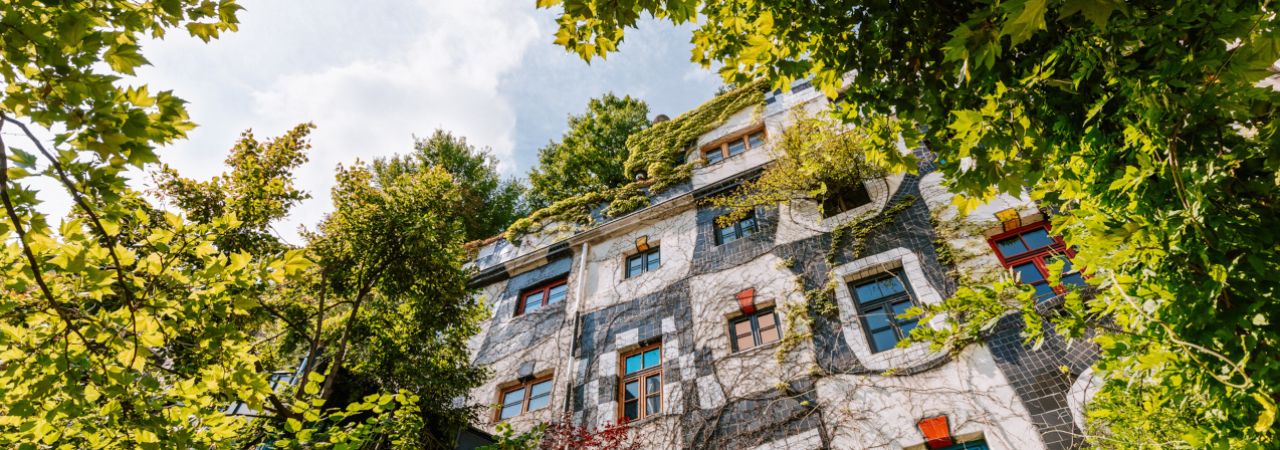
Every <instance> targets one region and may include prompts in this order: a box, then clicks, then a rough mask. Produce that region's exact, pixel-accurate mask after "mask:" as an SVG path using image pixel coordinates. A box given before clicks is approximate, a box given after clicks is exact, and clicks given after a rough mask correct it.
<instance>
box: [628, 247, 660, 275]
mask: <svg viewBox="0 0 1280 450" xmlns="http://www.w3.org/2000/svg"><path fill="white" fill-rule="evenodd" d="M661 265H662V253H661V251H660V250H659V248H658V247H653V248H651V249H649V250H648V251H644V252H641V253H637V254H634V255H631V256H628V257H627V278H631V277H635V276H638V275H640V274H642V273H645V272H648V271H651V270H657V269H658V267H659V266H661Z"/></svg>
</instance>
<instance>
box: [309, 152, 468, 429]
mask: <svg viewBox="0 0 1280 450" xmlns="http://www.w3.org/2000/svg"><path fill="white" fill-rule="evenodd" d="M337 179H338V183H337V185H336V186H335V187H334V188H333V202H334V211H333V212H332V213H330V214H329V215H328V216H327V217H326V218H325V220H324V221H323V222H322V223H321V224H320V226H319V227H318V230H317V231H316V232H314V233H307V234H306V238H307V241H308V242H307V245H308V248H309V250H310V251H311V252H312V254H313V255H314V257H315V259H316V260H317V262H318V266H319V271H318V272H319V273H318V275H319V277H320V278H321V279H320V281H319V282H320V286H319V295H320V298H318V299H317V303H318V304H317V305H316V309H315V311H317V314H316V315H315V319H313V320H314V321H315V323H316V325H315V328H314V329H313V328H310V327H305V326H304V327H297V328H296V329H295V330H294V331H301V332H302V333H304V334H306V333H310V334H309V337H308V339H310V340H313V341H319V344H318V345H316V346H314V347H312V349H310V350H309V357H308V358H307V359H308V361H314V362H315V363H316V364H312V365H311V366H312V367H317V366H323V367H324V370H326V371H327V372H328V373H329V378H328V379H327V380H326V381H325V384H324V385H323V388H322V389H321V390H320V395H321V397H323V398H325V399H327V400H329V403H330V404H331V405H334V406H342V405H346V404H348V403H353V402H358V400H359V399H360V398H363V397H364V396H366V395H371V394H377V393H379V392H385V391H394V390H405V391H408V392H411V393H412V394H414V395H416V396H418V397H419V398H421V402H420V405H419V406H420V408H421V415H422V418H423V422H424V423H426V424H428V425H429V426H428V427H425V428H423V429H422V430H421V431H420V432H419V433H417V434H416V435H415V436H412V439H409V438H408V437H406V438H405V439H409V440H408V441H406V442H409V443H410V445H416V446H422V447H428V448H438V447H447V446H448V445H450V443H451V442H452V439H453V438H454V434H456V432H457V430H458V428H460V427H462V426H464V425H465V424H466V423H467V421H468V420H469V419H470V418H471V416H472V412H471V411H470V410H468V409H465V408H461V407H457V408H455V407H453V406H452V402H453V399H454V398H456V397H459V396H465V395H466V394H467V392H468V391H469V390H470V389H471V388H473V387H475V386H477V385H479V383H480V382H482V381H483V377H484V376H485V372H484V370H482V369H479V368H473V367H471V365H470V356H469V354H468V353H467V348H468V347H467V339H468V338H470V337H471V336H472V335H474V334H475V333H476V332H477V331H478V326H479V325H478V324H479V321H480V320H482V319H483V317H484V314H485V310H484V308H483V306H482V305H480V304H479V302H478V301H477V300H476V299H475V298H474V297H472V296H471V293H470V292H469V290H468V289H467V287H466V283H467V278H468V274H467V272H466V271H465V270H464V269H463V267H462V265H463V263H464V262H465V259H466V256H465V252H464V251H463V248H462V243H463V233H462V229H463V222H464V221H465V220H464V219H465V218H464V217H463V216H459V215H457V214H456V209H455V208H456V206H457V204H458V201H459V197H460V196H461V195H463V192H464V191H465V189H463V188H461V187H460V186H458V185H456V184H455V183H454V181H453V180H454V176H453V175H452V174H450V173H449V172H447V171H445V169H444V168H443V167H441V166H431V167H427V168H424V169H422V170H417V171H410V172H406V173H402V174H400V175H399V176H396V177H394V178H380V177H379V176H378V174H376V173H375V172H374V171H372V170H371V169H370V168H368V167H367V166H365V165H362V164H357V165H355V166H353V167H350V168H341V167H340V168H339V169H338V175H337ZM320 302H325V303H329V304H330V305H332V306H330V307H325V306H324V304H323V303H320ZM326 321H334V324H333V325H332V331H328V332H326V331H324V329H325V327H326V323H325V322H326ZM312 330H318V331H312ZM308 370H312V369H311V368H308Z"/></svg>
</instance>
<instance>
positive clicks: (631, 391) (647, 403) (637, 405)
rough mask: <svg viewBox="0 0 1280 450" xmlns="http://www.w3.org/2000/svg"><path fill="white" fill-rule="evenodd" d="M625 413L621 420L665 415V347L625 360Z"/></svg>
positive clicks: (652, 347)
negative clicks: (663, 372)
mask: <svg viewBox="0 0 1280 450" xmlns="http://www.w3.org/2000/svg"><path fill="white" fill-rule="evenodd" d="M620 403H621V404H622V411H620V412H619V416H620V418H619V421H623V420H626V421H631V420H639V419H643V418H645V417H649V416H651V415H654V414H660V413H661V412H662V344H661V343H658V344H653V345H650V346H646V347H643V348H641V349H639V350H636V351H634V352H631V353H629V354H626V355H624V356H623V357H622V401H621V402H620Z"/></svg>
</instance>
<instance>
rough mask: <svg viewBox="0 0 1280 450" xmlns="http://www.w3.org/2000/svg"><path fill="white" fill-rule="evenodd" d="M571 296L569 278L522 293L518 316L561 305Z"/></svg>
mask: <svg viewBox="0 0 1280 450" xmlns="http://www.w3.org/2000/svg"><path fill="white" fill-rule="evenodd" d="M568 295H569V284H568V278H566V277H560V278H556V279H553V280H551V281H548V282H546V283H542V284H540V285H537V286H534V287H531V288H528V289H525V290H524V291H521V292H520V302H519V304H517V305H516V315H517V316H519V315H523V314H526V313H529V312H532V311H536V310H537V309H538V308H541V307H543V306H547V305H552V304H556V303H559V302H561V301H563V300H564V299H565V297H566V296H568Z"/></svg>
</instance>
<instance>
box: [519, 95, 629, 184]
mask: <svg viewBox="0 0 1280 450" xmlns="http://www.w3.org/2000/svg"><path fill="white" fill-rule="evenodd" d="M648 116H649V105H648V104H646V103H645V102H644V101H642V100H639V99H634V98H631V96H623V97H618V96H616V95H613V94H612V93H608V94H605V95H604V96H601V97H600V98H593V99H591V100H590V101H588V102H587V112H585V113H583V114H582V115H570V116H569V130H568V131H565V133H564V136H562V137H561V138H560V141H559V142H552V143H550V144H547V146H545V147H542V148H540V149H538V165H537V166H535V167H534V168H533V169H532V170H530V171H529V184H530V187H531V189H530V191H529V197H530V203H531V206H533V207H534V208H542V207H546V206H549V205H550V204H551V203H554V202H555V201H557V200H560V199H564V198H569V197H573V196H575V195H582V194H586V193H588V192H594V191H599V190H605V189H613V188H616V187H618V186H622V185H624V184H627V183H628V182H629V181H631V180H630V179H629V178H627V176H626V174H625V173H624V172H623V164H624V163H625V162H626V161H627V158H628V157H629V155H630V152H629V151H628V147H627V138H629V137H630V136H632V135H634V134H636V133H638V132H640V131H641V130H644V129H645V128H648V127H649V118H648Z"/></svg>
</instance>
